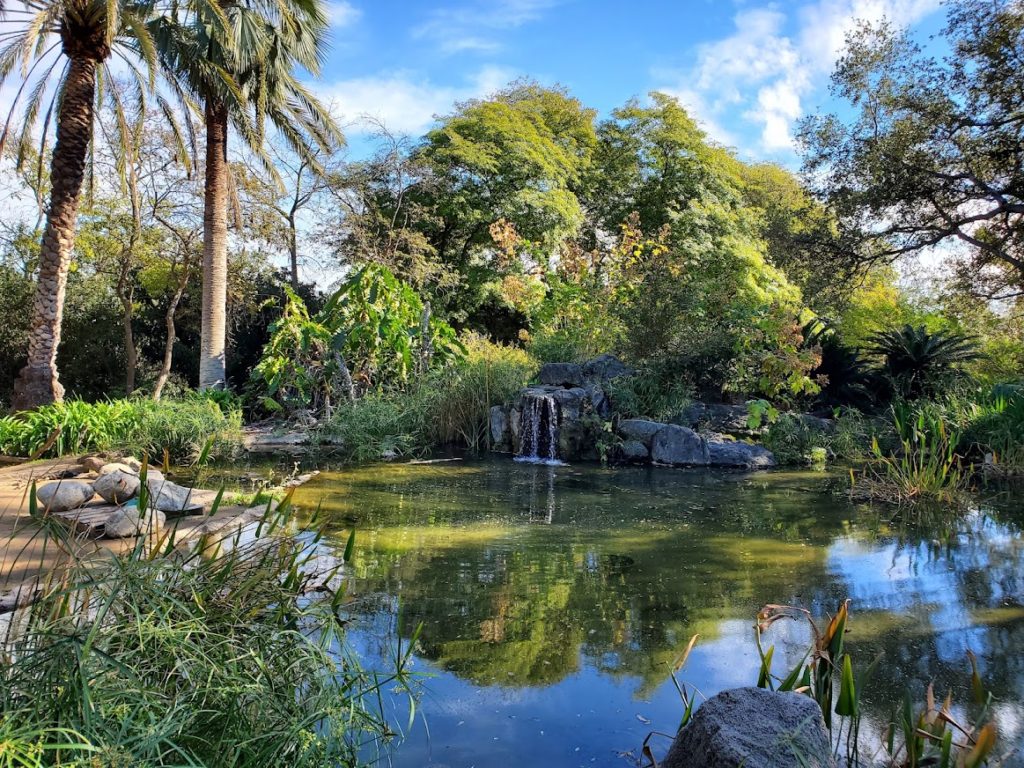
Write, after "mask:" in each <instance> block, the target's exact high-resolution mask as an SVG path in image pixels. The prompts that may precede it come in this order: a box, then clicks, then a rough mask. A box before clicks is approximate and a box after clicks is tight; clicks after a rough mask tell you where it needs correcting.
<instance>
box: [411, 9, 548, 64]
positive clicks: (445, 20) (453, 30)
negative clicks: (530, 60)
mask: <svg viewBox="0 0 1024 768" xmlns="http://www.w3.org/2000/svg"><path fill="white" fill-rule="evenodd" d="M559 1H560V0H472V2H470V3H469V4H466V5H461V6H458V7H452V8H439V9H437V10H434V11H432V12H431V13H430V15H429V16H428V18H427V20H426V21H425V22H424V23H423V24H421V25H419V26H417V27H415V28H414V29H413V30H412V36H413V37H414V38H416V39H421V40H431V41H433V42H434V43H435V44H436V45H437V46H438V48H439V49H440V51H441V52H442V53H446V54H454V53H463V52H471V51H472V52H478V53H491V52H494V51H496V50H498V49H500V48H501V40H500V38H501V34H502V33H503V32H504V31H507V30H509V29H515V28H516V27H521V26H523V25H524V24H527V23H529V22H531V21H535V20H537V19H539V18H540V17H541V16H542V15H543V14H544V12H545V11H547V10H548V9H549V8H551V7H553V6H555V5H556V4H557V3H558V2H559Z"/></svg>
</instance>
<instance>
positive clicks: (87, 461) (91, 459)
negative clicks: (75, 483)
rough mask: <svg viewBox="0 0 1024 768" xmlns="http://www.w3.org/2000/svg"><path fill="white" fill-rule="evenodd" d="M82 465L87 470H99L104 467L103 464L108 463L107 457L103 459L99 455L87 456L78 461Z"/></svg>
mask: <svg viewBox="0 0 1024 768" xmlns="http://www.w3.org/2000/svg"><path fill="white" fill-rule="evenodd" d="M78 463H79V464H81V465H82V468H83V469H85V471H86V472H97V473H98V472H99V471H100V470H101V469H103V466H104V465H105V464H106V463H107V461H106V459H101V458H100V457H99V456H86V457H84V458H83V459H82V460H81V461H79V462H78Z"/></svg>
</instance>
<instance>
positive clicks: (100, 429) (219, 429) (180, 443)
mask: <svg viewBox="0 0 1024 768" xmlns="http://www.w3.org/2000/svg"><path fill="white" fill-rule="evenodd" d="M240 431H241V412H240V411H239V410H237V409H233V410H229V411H225V410H222V408H221V406H220V405H218V404H217V403H216V402H214V401H212V400H209V399H206V398H204V397H201V396H198V395H197V396H190V397H188V398H185V399H182V400H167V401H161V402H154V401H152V400H112V401H109V402H101V403H86V402H83V401H81V400H68V401H65V402H63V403H56V404H53V405H47V406H43V407H42V408H38V409H36V410H35V411H29V412H25V413H20V414H18V415H16V416H5V417H3V418H0V453H3V454H7V455H11V456H37V457H40V456H63V455H66V454H74V453H86V452H92V451H109V450H119V451H125V452H129V453H136V454H142V453H146V454H149V455H150V456H162V455H163V453H164V451H165V450H166V451H167V453H168V456H169V458H170V459H171V460H173V461H179V462H181V461H185V462H187V461H191V460H193V459H194V458H195V457H196V456H198V455H199V453H200V452H201V451H202V450H203V448H204V446H207V445H209V446H210V450H211V451H212V453H213V455H220V456H223V455H230V453H231V452H232V451H234V450H235V449H237V447H238V445H239V442H240V439H239V438H240Z"/></svg>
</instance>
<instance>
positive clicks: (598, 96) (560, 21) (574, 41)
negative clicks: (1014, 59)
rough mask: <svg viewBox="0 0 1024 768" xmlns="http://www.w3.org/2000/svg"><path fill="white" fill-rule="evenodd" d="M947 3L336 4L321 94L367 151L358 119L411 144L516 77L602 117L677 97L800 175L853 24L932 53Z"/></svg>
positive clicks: (481, 0) (757, 155)
mask: <svg viewBox="0 0 1024 768" xmlns="http://www.w3.org/2000/svg"><path fill="white" fill-rule="evenodd" d="M940 4H941V0H794V1H793V2H760V1H756V0H676V2H670V0H437V1H434V0H430V1H428V0H416V1H415V2H413V1H412V0H334V1H333V2H332V3H331V19H332V43H333V45H332V50H331V53H330V56H329V59H328V61H327V64H326V66H325V67H324V71H323V77H322V79H321V81H320V82H319V83H317V84H316V86H315V87H316V89H317V90H318V91H319V93H320V94H321V95H322V96H323V97H324V98H325V99H327V100H328V101H331V102H333V103H334V104H335V106H336V108H337V109H338V110H339V111H340V112H341V114H342V116H343V118H344V120H345V121H346V122H347V123H349V126H348V128H347V132H348V134H349V137H350V142H351V145H352V153H353V154H355V155H358V154H360V153H362V152H364V151H365V150H366V147H367V140H366V139H365V138H364V136H365V134H366V133H367V132H368V131H369V128H368V127H367V125H366V124H365V123H364V122H363V121H361V119H360V118H361V117H363V116H365V115H370V116H373V117H375V118H377V119H380V120H382V121H383V122H384V123H385V124H386V125H387V127H388V128H389V129H390V130H391V131H393V132H397V133H405V134H412V135H418V134H420V133H422V132H423V131H424V130H425V129H426V128H428V127H429V126H430V124H431V118H432V116H433V115H436V114H444V113H446V112H448V111H450V109H451V106H452V104H453V103H454V102H455V101H457V100H460V99H466V98H469V97H476V96H484V95H486V94H488V93H489V92H492V91H493V90H495V89H497V88H499V87H501V86H503V85H504V84H506V83H507V82H509V81H510V80H512V79H515V78H517V77H531V78H534V79H536V80H538V81H540V82H542V83H545V84H553V83H560V84H562V85H564V86H566V87H568V88H569V90H570V91H571V92H572V93H573V94H574V95H576V96H577V97H579V98H580V99H581V100H582V101H583V102H584V103H586V104H587V105H589V106H593V107H595V108H597V109H598V110H600V112H601V113H602V114H607V113H608V112H609V111H610V110H611V109H613V108H614V107H615V106H617V105H619V104H622V103H623V102H625V101H626V100H627V99H629V98H630V97H632V96H641V97H643V96H644V95H645V94H646V93H647V92H648V91H651V90H655V89H657V90H663V91H666V92H669V93H672V94H674V95H676V96H677V97H679V98H680V100H681V101H682V102H683V103H684V104H685V105H686V106H687V107H688V108H689V109H690V111H691V112H692V113H693V114H694V115H695V116H696V117H697V118H698V119H699V120H700V121H701V123H702V124H703V126H704V128H705V130H707V131H708V133H709V134H710V135H711V136H712V137H713V138H715V139H716V140H718V141H720V142H721V143H723V144H726V145H729V146H732V147H735V148H736V149H737V150H738V151H739V153H740V154H741V155H742V156H744V157H746V158H749V159H770V160H775V161H779V162H782V163H785V164H788V165H792V164H794V163H795V156H794V154H793V150H792V145H791V137H792V128H793V125H794V123H795V121H796V120H797V119H798V118H799V117H800V116H802V115H804V114H806V113H808V112H811V111H814V110H816V109H818V108H821V107H826V108H827V107H829V106H831V104H830V102H829V100H828V93H827V86H828V77H829V73H830V72H831V69H832V66H833V64H834V62H835V60H836V57H837V54H838V52H839V51H840V49H841V46H842V41H843V38H844V35H845V33H846V31H847V30H848V29H849V28H850V27H851V26H852V24H853V23H854V21H855V20H856V19H858V18H861V19H871V20H878V19H881V18H887V19H889V20H891V21H893V22H894V23H896V24H898V25H900V26H910V27H911V28H912V29H913V31H914V33H915V36H919V37H920V38H921V39H922V40H926V39H927V36H928V35H929V34H931V33H933V32H935V31H937V30H938V29H939V28H941V25H942V21H943V13H942V10H941V7H940Z"/></svg>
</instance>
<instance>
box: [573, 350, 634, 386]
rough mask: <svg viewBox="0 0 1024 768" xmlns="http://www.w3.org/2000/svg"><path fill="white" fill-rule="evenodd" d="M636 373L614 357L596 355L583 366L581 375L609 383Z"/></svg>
mask: <svg viewBox="0 0 1024 768" xmlns="http://www.w3.org/2000/svg"><path fill="white" fill-rule="evenodd" d="M634 373H636V371H635V370H634V369H632V368H630V367H629V366H627V365H626V364H625V363H623V362H622V361H621V360H619V358H617V357H616V356H615V355H598V356H597V357H595V358H594V359H593V360H588V361H587V362H586V363H584V364H583V375H584V376H585V377H586V378H588V379H599V380H601V381H610V380H611V379H617V378H619V377H620V376H632V375H633V374H634Z"/></svg>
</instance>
